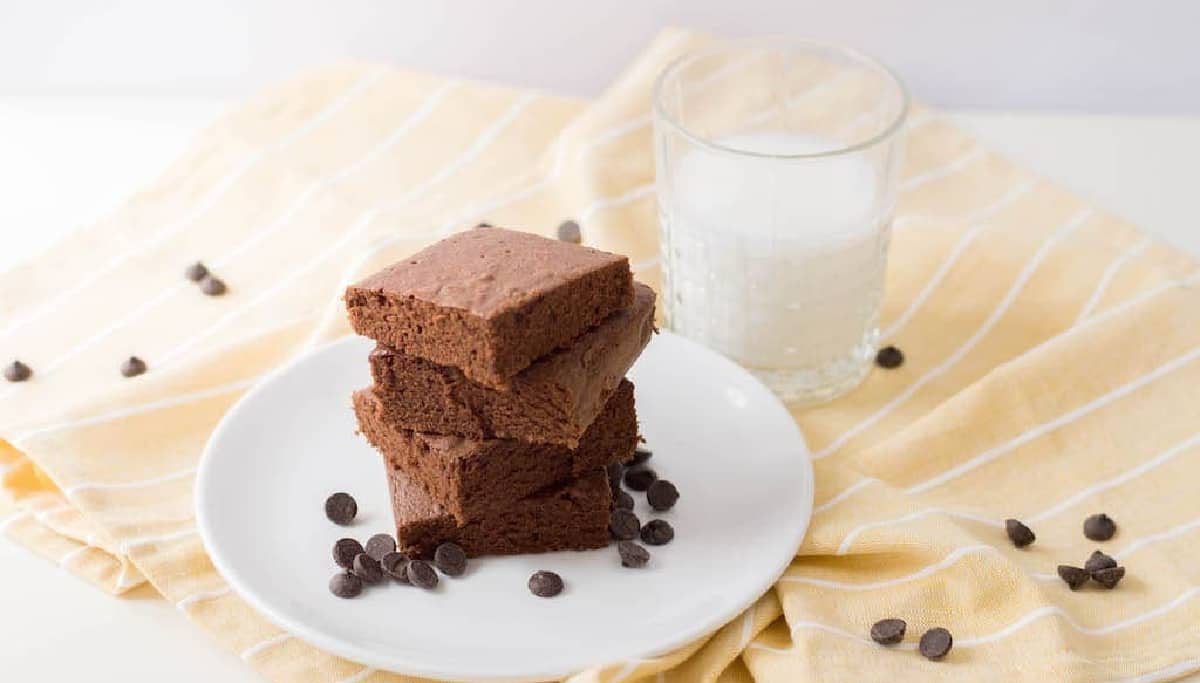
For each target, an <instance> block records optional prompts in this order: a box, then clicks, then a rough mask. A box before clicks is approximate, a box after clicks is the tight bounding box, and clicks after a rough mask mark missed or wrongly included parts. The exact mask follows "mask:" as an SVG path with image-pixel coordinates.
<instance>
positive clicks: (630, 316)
mask: <svg viewBox="0 0 1200 683" xmlns="http://www.w3.org/2000/svg"><path fill="white" fill-rule="evenodd" d="M635 288H636V296H635V298H634V302H633V306H630V307H629V308H625V309H622V310H620V311H617V312H616V313H613V314H612V315H610V316H608V317H607V318H605V319H604V322H602V323H600V324H599V325H598V326H596V327H593V328H592V329H590V330H588V331H587V332H584V333H583V334H582V335H580V336H579V337H578V338H576V340H575V341H574V342H572V343H571V345H570V346H568V347H567V348H565V349H559V350H558V351H555V352H553V353H551V354H550V355H548V356H544V357H542V358H539V359H538V360H536V361H534V363H533V365H530V366H529V367H528V368H525V369H524V370H522V371H521V372H519V373H517V375H516V376H514V377H513V378H512V379H511V380H509V389H508V390H507V391H503V390H498V389H491V388H489V387H486V386H483V385H482V384H478V383H476V382H472V381H471V380H469V379H467V378H466V376H465V375H463V373H462V371H461V370H459V369H457V368H452V367H449V366H446V365H438V364H437V363H433V362H431V361H428V360H425V359H424V358H418V357H416V356H410V355H406V354H403V353H400V352H398V351H394V350H392V349H389V348H387V347H385V346H377V347H376V348H375V350H374V351H372V352H371V355H370V363H371V375H372V377H374V379H375V393H376V395H378V396H379V398H380V400H381V401H382V404H383V406H384V410H385V411H386V413H387V418H388V420H389V421H390V422H391V423H392V424H394V425H396V426H399V427H403V428H405V429H411V430H414V431H418V432H431V433H435V434H457V435H459V436H467V437H471V438H473V439H486V438H502V439H519V440H521V441H527V442H530V443H556V444H562V445H565V446H568V447H571V448H575V447H577V446H578V445H579V442H580V439H581V438H582V437H583V434H584V431H585V430H586V429H587V428H588V426H589V425H591V424H592V421H593V420H595V419H596V416H597V415H599V414H600V411H601V410H602V409H603V408H604V405H605V403H606V402H607V401H608V398H609V396H611V395H612V392H613V391H614V390H615V389H616V388H617V385H618V384H620V382H621V378H622V377H624V376H625V373H626V372H627V371H628V370H629V368H630V366H632V365H633V362H634V361H635V360H637V357H638V354H640V353H641V352H642V349H644V348H645V347H646V343H647V342H649V341H650V336H651V335H652V334H653V332H654V291H653V290H652V289H650V288H649V287H647V286H645V285H641V284H638V285H635Z"/></svg>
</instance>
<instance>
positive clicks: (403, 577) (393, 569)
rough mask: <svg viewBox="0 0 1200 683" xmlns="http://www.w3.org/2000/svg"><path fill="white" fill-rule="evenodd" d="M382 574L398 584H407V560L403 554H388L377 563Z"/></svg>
mask: <svg viewBox="0 0 1200 683" xmlns="http://www.w3.org/2000/svg"><path fill="white" fill-rule="evenodd" d="M379 566H380V568H382V569H383V572H384V573H385V574H387V575H388V576H390V577H392V578H393V579H395V580H397V581H399V582H400V583H408V558H407V557H405V555H404V553H388V554H387V555H384V556H383V559H382V560H380V561H379Z"/></svg>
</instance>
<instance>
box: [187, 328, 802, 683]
mask: <svg viewBox="0 0 1200 683" xmlns="http://www.w3.org/2000/svg"><path fill="white" fill-rule="evenodd" d="M657 336H663V337H670V338H673V339H674V340H676V342H677V343H683V344H685V345H689V346H693V347H695V349H696V350H697V351H699V352H701V353H702V355H704V356H706V357H707V358H708V360H710V361H711V362H714V363H717V364H719V365H725V366H726V367H727V368H728V369H730V370H732V371H733V372H735V373H737V374H740V375H743V376H745V377H746V378H747V379H749V380H750V381H751V382H753V383H754V384H756V385H758V386H759V387H760V388H761V389H762V390H763V392H764V395H765V396H768V397H769V399H770V400H771V401H773V402H774V403H775V405H776V406H777V407H778V408H779V409H781V410H782V411H783V412H784V413H785V414H787V416H788V418H789V419H788V423H789V424H790V425H791V428H792V430H793V431H794V433H795V436H796V438H797V439H798V441H799V445H800V451H801V452H800V453H799V454H798V460H799V462H798V464H799V465H800V466H801V467H802V469H803V475H804V479H805V480H806V481H807V482H808V485H807V486H806V487H805V491H804V494H805V499H804V500H802V501H801V502H802V505H801V509H802V510H803V511H804V513H803V524H797V525H795V529H796V531H795V532H794V533H793V538H792V543H791V544H790V545H791V547H792V548H793V550H792V552H791V553H790V554H788V555H787V556H785V557H784V558H783V560H782V561H781V562H778V563H777V564H778V566H777V567H776V568H775V569H774V570H773V571H771V572H770V573H764V574H763V576H764V577H767V579H768V580H766V581H765V584H764V585H759V586H758V587H757V588H756V589H755V591H754V597H753V598H751V599H750V600H749V601H748V602H746V603H745V604H738V605H735V606H734V607H733V608H731V609H729V610H724V611H722V612H720V615H719V618H718V619H717V621H718V623H717V625H716V626H708V625H705V626H704V627H692V628H689V629H686V630H683V631H677V632H675V634H674V635H673V636H672V637H670V638H667V639H664V641H663V642H656V643H654V646H653V647H649V648H644V649H641V650H638V651H636V652H630V653H629V654H627V655H625V656H624V657H623V658H622V660H621V661H632V660H644V659H652V658H654V657H657V656H661V655H663V654H666V653H668V652H671V651H673V650H676V649H678V648H680V647H683V646H685V645H687V644H689V643H692V642H695V641H696V640H699V639H701V638H704V637H706V636H709V635H711V634H713V633H716V632H717V631H719V630H720V629H722V628H724V627H725V626H726V625H728V624H729V623H730V622H731V621H732V620H733V619H734V618H736V617H737V615H738V614H741V613H742V612H744V611H745V610H746V609H748V608H749V607H750V606H752V605H753V604H754V603H755V602H757V601H758V600H759V599H761V598H762V596H763V595H765V594H766V593H767V591H769V590H770V589H771V588H772V587H774V586H775V584H776V583H778V582H779V579H780V577H782V576H783V574H784V572H786V571H787V568H788V566H789V565H790V564H791V563H792V561H793V560H794V559H795V557H796V551H797V550H799V548H800V546H801V544H803V542H804V538H805V536H807V534H808V529H809V527H810V526H811V525H812V517H813V500H814V497H815V493H816V479H815V472H814V468H813V460H812V451H811V449H810V448H809V445H808V441H807V439H805V438H804V433H803V432H802V431H801V430H800V425H799V424H798V423H797V422H796V420H795V418H794V417H792V416H791V414H790V411H789V410H788V408H787V405H786V404H785V403H784V402H783V401H782V400H780V399H779V397H778V396H776V395H775V394H774V392H772V391H771V390H770V389H769V388H768V387H767V386H766V385H765V384H763V383H762V381H761V380H759V379H758V378H757V377H755V376H754V374H753V373H751V372H749V371H748V370H746V369H745V368H743V367H742V366H740V365H738V364H737V363H736V362H734V361H732V360H730V359H729V358H727V357H725V356H724V355H722V354H720V353H718V352H716V351H714V350H712V349H710V348H708V347H706V346H704V345H702V344H699V343H697V342H695V341H692V340H690V339H688V338H686V337H683V336H682V335H678V334H674V333H672V332H670V331H667V330H659V331H657ZM360 339H363V337H359V336H357V335H354V334H349V335H345V336H343V337H339V338H337V339H334V340H331V341H329V342H328V343H326V344H323V345H321V346H318V347H315V348H311V349H307V350H305V351H304V352H303V353H300V354H298V355H296V356H295V357H293V358H291V359H289V360H288V361H287V362H286V363H283V364H282V365H280V366H278V367H276V368H273V369H272V370H270V371H268V372H267V373H265V374H263V375H262V376H261V377H260V378H259V380H258V381H256V382H255V383H254V384H253V385H252V386H251V387H250V388H249V389H248V390H247V391H246V393H244V394H242V396H241V397H239V398H238V400H237V401H236V402H234V404H233V405H231V406H230V407H229V408H228V409H227V410H226V411H225V413H224V414H223V415H222V416H221V420H220V422H218V423H217V426H216V427H215V428H214V429H213V431H212V432H211V433H210V434H209V436H208V440H207V441H206V442H205V444H204V450H203V451H202V452H201V455H200V462H199V464H198V465H197V468H196V479H195V483H194V484H193V489H192V500H193V506H194V508H195V518H196V528H197V531H198V532H199V535H200V540H201V543H202V544H203V546H204V551H205V553H206V554H207V555H208V558H209V560H210V561H211V562H212V564H213V567H214V568H215V569H216V570H217V573H218V574H219V575H220V576H221V579H222V580H223V581H225V582H226V583H227V584H228V585H229V588H230V589H231V590H232V591H233V592H234V593H235V594H236V595H237V596H238V597H239V598H241V599H242V600H245V601H246V603H247V604H249V605H250V607H251V608H253V609H254V611H255V612H256V613H258V614H259V615H260V616H262V617H263V618H264V619H266V620H267V621H269V622H270V623H272V624H273V625H275V626H276V627H278V628H280V629H282V630H283V631H284V632H285V633H287V634H289V635H290V636H292V637H294V638H298V639H300V640H301V641H303V642H305V643H306V644H309V645H312V646H313V647H317V648H320V649H322V650H325V651H326V652H329V653H331V654H333V655H335V656H338V657H341V658H344V659H347V660H349V661H351V662H354V663H356V664H360V665H362V666H364V667H369V668H373V669H376V670H380V671H387V672H392V673H398V674H402V675H409V676H421V677H424V678H429V679H433V680H439V681H458V680H462V679H463V678H464V676H466V677H467V678H469V679H471V680H476V681H481V682H487V683H509V682H512V683H517V682H522V681H543V680H560V679H562V678H564V677H568V676H571V675H574V674H577V673H580V671H583V670H586V669H590V668H593V667H601V666H611V665H612V664H614V663H616V662H595V663H592V664H588V665H586V666H585V667H584V668H583V669H579V670H574V671H558V670H539V671H537V672H532V673H529V674H522V675H520V676H515V677H514V676H507V675H495V674H488V673H486V672H483V673H480V672H470V673H465V672H453V671H448V670H446V669H444V668H443V669H430V668H427V667H425V666H416V667H413V666H412V665H411V664H409V665H402V664H401V663H400V662H397V661H396V660H393V659H381V658H379V657H376V656H375V654H374V653H373V652H371V651H370V650H368V649H364V648H361V647H359V646H358V645H355V644H354V643H348V642H346V641H344V640H342V639H339V638H335V637H330V636H326V635H324V634H322V633H321V632H320V631H318V630H313V629H311V628H309V627H308V626H307V625H306V624H305V623H303V622H300V621H296V620H293V619H289V618H286V617H285V616H284V615H282V614H279V613H276V612H275V610H274V609H273V608H272V607H271V606H269V605H268V604H267V603H266V601H264V600H262V599H261V598H260V597H259V596H258V595H257V594H256V593H255V592H254V591H253V590H251V589H250V588H249V587H248V586H246V585H244V584H243V583H242V581H241V579H240V577H239V575H238V573H237V571H236V570H235V569H234V568H233V566H232V563H230V562H229V561H228V558H226V557H224V556H223V555H222V554H221V553H220V552H219V551H217V550H215V549H214V546H215V545H216V544H215V543H213V542H212V541H211V539H212V538H213V531H212V528H211V526H210V523H211V520H210V519H209V516H208V512H207V509H208V508H209V505H208V504H206V501H207V500H208V497H207V496H206V494H205V491H206V490H207V489H208V488H209V486H208V485H209V479H210V477H211V476H212V474H211V467H212V465H211V463H212V461H213V458H214V456H213V455H212V453H213V451H214V447H215V444H216V443H217V442H218V441H219V440H220V438H221V437H222V435H224V433H225V432H226V431H227V430H228V429H230V424H232V422H233V420H234V419H235V416H236V415H237V414H238V413H239V412H240V411H241V410H243V409H244V406H245V404H246V403H249V402H250V401H252V400H254V399H255V397H257V396H258V395H259V394H260V393H262V392H263V391H266V390H267V387H269V386H270V385H271V384H272V383H273V382H275V381H276V380H278V379H279V378H281V377H283V376H285V375H287V374H289V373H291V372H293V371H294V370H295V369H296V368H297V367H299V366H300V365H302V364H304V363H306V362H308V361H309V360H310V359H311V358H314V357H316V356H319V355H323V354H326V353H333V350H334V349H335V348H336V347H339V346H343V345H349V344H352V343H355V342H356V341H357V340H360ZM651 342H652V343H653V340H651Z"/></svg>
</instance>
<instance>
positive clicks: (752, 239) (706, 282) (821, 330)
mask: <svg viewBox="0 0 1200 683" xmlns="http://www.w3.org/2000/svg"><path fill="white" fill-rule="evenodd" d="M717 144H719V145H722V146H725V147H730V148H734V149H737V150H743V151H751V152H760V153H769V154H776V155H778V154H806V153H817V152H822V151H825V150H829V149H833V148H836V147H837V145H836V143H830V142H828V141H825V140H822V139H820V138H816V137H811V136H806V135H795V134H786V133H779V134H777V133H756V134H748V135H739V136H733V137H728V138H724V139H720V140H718V141H717ZM673 164H674V168H673V169H672V174H671V176H670V180H669V182H667V183H665V184H664V185H660V211H661V214H662V215H661V220H662V227H663V244H662V250H663V252H662V256H663V274H664V283H663V289H664V295H665V298H666V299H667V300H666V301H665V302H664V303H665V304H666V310H667V316H668V325H669V326H670V327H671V328H672V329H673V330H675V331H677V332H679V333H681V334H683V335H685V336H687V337H690V338H692V339H695V340H697V341H700V342H701V343H703V344H705V345H707V346H710V347H712V348H715V349H717V350H718V351H721V352H722V353H724V354H726V355H727V356H729V357H731V358H733V359H735V360H736V361H738V362H739V363H741V364H742V365H744V366H746V367H747V368H749V369H751V370H752V371H754V372H756V373H758V374H759V375H760V376H761V377H762V378H763V379H764V380H765V381H766V382H767V383H768V384H769V385H771V386H772V387H773V388H775V389H776V391H778V392H779V393H780V394H781V395H783V396H784V397H785V398H786V399H812V400H818V399H821V398H827V397H829V396H832V395H835V394H836V393H840V392H841V390H843V389H844V388H846V387H845V386H844V385H847V384H848V385H849V386H852V385H853V384H856V383H857V382H858V381H859V380H860V379H861V377H862V374H863V373H865V372H866V369H867V367H868V366H867V364H866V359H867V358H869V357H870V355H871V354H872V352H873V348H874V345H875V342H876V336H877V324H878V310H879V301H880V297H881V295H882V292H883V278H884V266H885V263H886V258H887V244H888V237H889V233H890V229H889V228H890V211H889V210H888V209H887V208H885V207H881V206H880V205H881V204H883V203H884V200H883V199H882V198H881V194H882V193H880V192H879V187H877V184H878V183H879V182H880V181H879V180H878V179H877V178H876V170H875V168H874V167H873V166H872V165H871V164H870V163H868V161H867V160H865V159H863V158H861V157H858V156H854V155H852V154H851V155H837V156H831V157H822V158H819V159H814V158H807V159H796V160H779V159H762V158H756V157H749V156H744V155H735V154H729V153H724V152H721V151H719V150H713V149H709V148H705V147H699V146H696V147H692V148H691V149H690V150H689V151H688V152H686V153H684V154H683V155H682V156H681V157H680V158H679V159H678V160H676V161H674V162H673Z"/></svg>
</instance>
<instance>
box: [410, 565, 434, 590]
mask: <svg viewBox="0 0 1200 683" xmlns="http://www.w3.org/2000/svg"><path fill="white" fill-rule="evenodd" d="M407 573H408V581H409V583H411V584H412V585H414V586H416V587H418V588H437V585H438V575H437V572H435V571H433V567H431V566H429V563H428V562H426V561H425V560H411V561H409V563H408V570H407Z"/></svg>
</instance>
